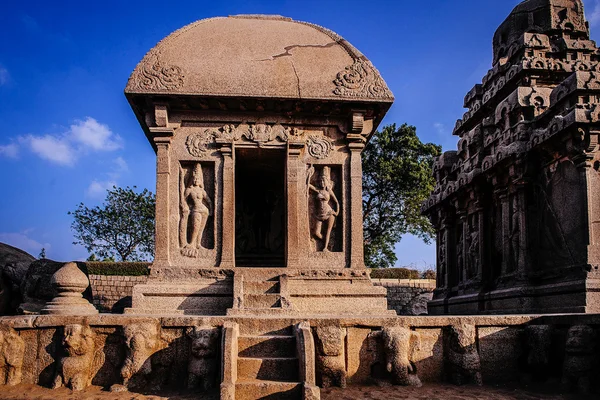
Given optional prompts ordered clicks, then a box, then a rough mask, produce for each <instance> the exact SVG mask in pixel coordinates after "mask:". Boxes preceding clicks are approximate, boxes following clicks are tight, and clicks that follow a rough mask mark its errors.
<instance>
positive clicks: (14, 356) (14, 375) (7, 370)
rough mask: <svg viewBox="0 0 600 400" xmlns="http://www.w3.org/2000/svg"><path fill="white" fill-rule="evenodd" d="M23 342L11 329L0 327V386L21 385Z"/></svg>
mask: <svg viewBox="0 0 600 400" xmlns="http://www.w3.org/2000/svg"><path fill="white" fill-rule="evenodd" d="M24 353H25V342H24V341H23V339H22V338H21V337H20V336H19V334H18V333H17V332H16V331H15V330H14V329H12V328H9V327H7V326H4V325H2V326H0V385H9V386H12V385H17V384H19V383H21V373H22V367H23V355H24Z"/></svg>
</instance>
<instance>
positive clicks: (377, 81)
mask: <svg viewBox="0 0 600 400" xmlns="http://www.w3.org/2000/svg"><path fill="white" fill-rule="evenodd" d="M333 83H334V84H335V86H336V88H335V89H334V90H333V93H334V94H335V95H337V96H343V97H376V98H384V99H385V98H391V97H392V92H391V91H390V90H389V89H388V87H387V86H386V84H385V83H384V82H383V79H381V77H380V76H379V74H378V73H377V72H376V70H375V67H373V65H372V64H371V63H370V62H368V61H363V60H361V59H356V60H355V61H354V64H352V65H349V66H347V67H346V68H345V69H344V70H343V71H340V72H338V74H337V77H336V79H335V80H334V81H333Z"/></svg>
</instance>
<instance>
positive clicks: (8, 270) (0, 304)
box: [0, 243, 35, 315]
mask: <svg viewBox="0 0 600 400" xmlns="http://www.w3.org/2000/svg"><path fill="white" fill-rule="evenodd" d="M34 261H35V258H34V257H33V256H32V255H30V254H28V253H26V252H24V251H23V250H20V249H17V248H16V247H13V246H9V245H7V244H5V243H0V315H12V314H15V313H16V311H17V307H18V306H19V304H20V303H21V289H20V286H21V282H22V281H23V278H25V275H26V274H27V270H28V269H29V266H30V265H31V263H32V262H34Z"/></svg>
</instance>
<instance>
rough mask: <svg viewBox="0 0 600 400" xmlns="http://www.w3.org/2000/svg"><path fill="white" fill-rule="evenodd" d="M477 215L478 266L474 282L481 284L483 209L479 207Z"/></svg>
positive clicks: (483, 256)
mask: <svg viewBox="0 0 600 400" xmlns="http://www.w3.org/2000/svg"><path fill="white" fill-rule="evenodd" d="M476 213H477V229H478V235H479V254H478V257H479V263H478V264H479V265H478V266H477V276H476V278H475V279H476V280H477V281H478V282H481V280H482V279H483V264H484V262H485V242H486V241H485V221H484V217H483V216H484V213H483V207H479V208H477V210H476Z"/></svg>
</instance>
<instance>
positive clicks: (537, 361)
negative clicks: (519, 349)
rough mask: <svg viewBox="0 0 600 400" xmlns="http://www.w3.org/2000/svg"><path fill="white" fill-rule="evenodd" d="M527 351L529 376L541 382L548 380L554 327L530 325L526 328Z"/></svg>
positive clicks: (527, 377)
mask: <svg viewBox="0 0 600 400" xmlns="http://www.w3.org/2000/svg"><path fill="white" fill-rule="evenodd" d="M525 338H526V344H525V346H526V349H527V371H526V373H527V375H528V376H526V379H529V378H532V379H533V380H536V381H541V380H544V379H546V378H548V373H549V365H550V349H551V344H552V326H550V325H530V326H528V327H526V328H525Z"/></svg>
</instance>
